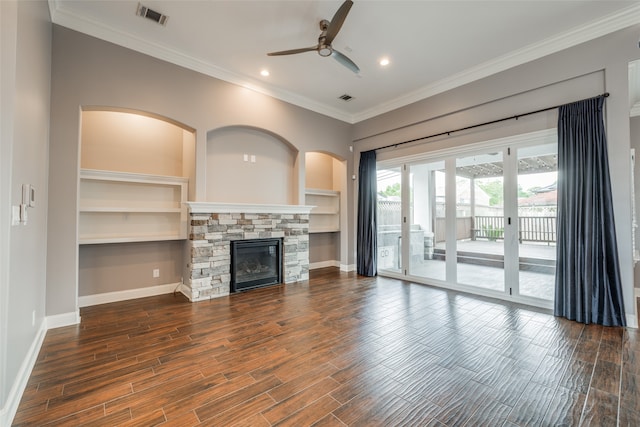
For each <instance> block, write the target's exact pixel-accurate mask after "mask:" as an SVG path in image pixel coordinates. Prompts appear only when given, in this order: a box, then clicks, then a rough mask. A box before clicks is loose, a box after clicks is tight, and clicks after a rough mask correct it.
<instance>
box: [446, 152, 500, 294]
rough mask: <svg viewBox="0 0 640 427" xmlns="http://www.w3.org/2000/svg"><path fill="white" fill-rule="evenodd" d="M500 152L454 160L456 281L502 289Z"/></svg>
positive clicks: (498, 290) (495, 289) (484, 287)
mask: <svg viewBox="0 0 640 427" xmlns="http://www.w3.org/2000/svg"><path fill="white" fill-rule="evenodd" d="M504 232H505V212H504V167H503V161H502V151H495V152H492V153H481V154H476V155H472V156H465V157H458V158H457V159H456V249H457V256H458V260H457V261H458V262H457V271H458V273H457V277H458V283H460V284H463V285H466V286H471V287H477V288H483V289H490V290H494V291H497V292H504V291H505V278H504V252H505V251H504V246H505V241H504V238H505V234H504Z"/></svg>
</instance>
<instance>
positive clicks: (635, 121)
mask: <svg viewBox="0 0 640 427" xmlns="http://www.w3.org/2000/svg"><path fill="white" fill-rule="evenodd" d="M629 122H630V126H629V127H630V137H631V148H635V150H636V162H635V166H634V172H635V174H634V177H633V179H634V181H633V185H634V187H635V190H636V191H635V193H636V197H635V201H636V223H638V221H639V220H640V116H636V117H632V118H631V119H630V120H629ZM635 237H636V251H638V250H640V227H638V228H636V235H635ZM633 273H634V274H633V277H634V283H635V287H636V288H640V264H636V265H635V268H634V269H633Z"/></svg>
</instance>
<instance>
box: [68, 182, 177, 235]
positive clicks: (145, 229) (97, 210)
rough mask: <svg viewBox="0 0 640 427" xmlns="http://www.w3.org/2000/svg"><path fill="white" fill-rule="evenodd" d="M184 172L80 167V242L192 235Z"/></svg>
mask: <svg viewBox="0 0 640 427" xmlns="http://www.w3.org/2000/svg"><path fill="white" fill-rule="evenodd" d="M188 183H189V180H188V179H187V178H183V177H174V176H161V175H146V174H136V173H125V172H113V171H103V170H94V169H81V170H80V197H79V226H78V235H79V238H78V240H79V243H80V244H96V243H121V242H146V241H159V240H180V239H186V237H187V206H186V204H185V202H186V200H187V189H188Z"/></svg>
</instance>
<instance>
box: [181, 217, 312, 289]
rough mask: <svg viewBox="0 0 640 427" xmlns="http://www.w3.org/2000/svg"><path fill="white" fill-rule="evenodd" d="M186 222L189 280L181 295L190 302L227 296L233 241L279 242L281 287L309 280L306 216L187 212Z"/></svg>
mask: <svg viewBox="0 0 640 427" xmlns="http://www.w3.org/2000/svg"><path fill="white" fill-rule="evenodd" d="M188 220H189V224H188V230H189V232H188V235H189V240H188V241H187V248H186V250H187V251H188V252H189V254H190V255H189V256H188V262H187V272H188V280H185V283H184V286H182V292H183V293H184V294H185V295H186V296H187V298H189V300H190V301H201V300H206V299H210V298H216V297H221V296H225V295H228V294H229V291H230V285H231V244H230V242H231V241H232V240H241V239H270V238H282V239H283V246H282V247H283V254H282V262H283V268H282V275H283V281H284V283H293V282H297V281H300V280H308V279H309V214H308V213H193V212H190V213H189V219H188ZM189 258H190V259H189Z"/></svg>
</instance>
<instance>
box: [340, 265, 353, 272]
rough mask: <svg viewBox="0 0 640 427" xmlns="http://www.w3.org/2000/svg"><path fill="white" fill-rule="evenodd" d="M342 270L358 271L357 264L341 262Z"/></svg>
mask: <svg viewBox="0 0 640 427" xmlns="http://www.w3.org/2000/svg"><path fill="white" fill-rule="evenodd" d="M340 271H346V272H349V271H356V265H355V264H340Z"/></svg>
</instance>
